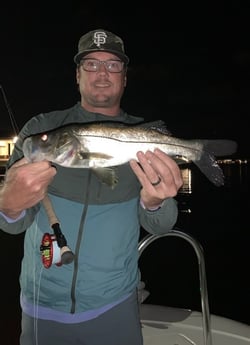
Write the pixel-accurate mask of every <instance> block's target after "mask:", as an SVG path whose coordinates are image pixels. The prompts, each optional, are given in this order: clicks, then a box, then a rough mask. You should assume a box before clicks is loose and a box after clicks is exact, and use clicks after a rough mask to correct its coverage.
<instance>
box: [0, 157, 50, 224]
mask: <svg viewBox="0 0 250 345" xmlns="http://www.w3.org/2000/svg"><path fill="white" fill-rule="evenodd" d="M55 174H56V169H55V168H54V167H52V166H51V164H50V162H48V161H41V162H36V163H28V161H27V160H26V159H25V158H22V159H20V160H19V161H18V162H16V163H15V164H13V166H12V167H11V168H10V169H9V170H8V171H7V172H6V175H5V179H4V183H3V186H2V187H1V190H0V210H1V212H3V213H4V214H5V215H6V216H8V217H10V218H13V219H15V218H17V217H18V216H19V215H20V214H21V212H22V211H23V210H25V209H28V208H29V207H32V206H34V205H36V204H37V203H38V202H39V201H41V200H42V199H43V198H44V196H45V194H46V191H47V187H48V185H49V184H50V182H51V181H52V179H53V177H54V176H55Z"/></svg>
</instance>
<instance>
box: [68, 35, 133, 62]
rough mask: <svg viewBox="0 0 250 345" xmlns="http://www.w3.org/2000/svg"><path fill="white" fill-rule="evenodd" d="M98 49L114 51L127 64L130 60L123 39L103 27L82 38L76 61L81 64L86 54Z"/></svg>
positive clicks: (75, 57)
mask: <svg viewBox="0 0 250 345" xmlns="http://www.w3.org/2000/svg"><path fill="white" fill-rule="evenodd" d="M97 51H104V52H108V53H112V54H114V55H117V56H118V57H119V58H120V59H121V60H122V61H123V62H125V63H126V64H128V62H129V58H128V57H127V55H126V54H125V50H124V43H123V40H122V39H121V38H120V37H119V36H117V35H115V34H113V33H112V32H110V31H106V30H103V29H98V30H93V31H90V32H88V33H86V34H85V35H83V36H82V37H81V38H80V40H79V43H78V53H77V54H76V55H75V56H74V61H75V63H76V64H79V62H80V61H81V59H82V57H83V56H84V55H87V54H89V53H91V52H97Z"/></svg>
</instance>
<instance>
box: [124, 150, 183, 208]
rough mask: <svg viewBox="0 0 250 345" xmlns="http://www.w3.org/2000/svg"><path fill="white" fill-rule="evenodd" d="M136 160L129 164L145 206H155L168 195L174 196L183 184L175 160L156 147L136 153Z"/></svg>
mask: <svg viewBox="0 0 250 345" xmlns="http://www.w3.org/2000/svg"><path fill="white" fill-rule="evenodd" d="M137 158H138V162H137V161H136V160H131V161H130V166H131V168H132V170H133V171H134V173H135V174H136V176H137V177H138V179H139V181H140V183H141V185H142V190H141V201H142V202H143V204H144V206H145V207H146V208H149V209H150V208H157V207H158V206H159V205H161V203H162V202H163V201H164V200H165V199H167V198H170V197H175V196H176V195H177V193H178V190H179V189H180V188H181V186H182V185H183V179H182V174H181V171H180V169H179V167H178V165H177V164H176V162H175V161H174V160H173V159H172V158H171V157H169V156H168V155H166V154H165V153H164V152H162V151H160V150H159V149H156V150H155V151H154V152H151V151H147V152H146V153H145V154H144V153H143V152H141V151H140V152H138V153H137Z"/></svg>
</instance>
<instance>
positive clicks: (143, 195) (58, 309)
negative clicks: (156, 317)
mask: <svg viewBox="0 0 250 345" xmlns="http://www.w3.org/2000/svg"><path fill="white" fill-rule="evenodd" d="M74 61H75V63H76V66H77V67H76V81H77V84H78V86H79V91H80V95H81V100H80V102H79V103H77V104H76V105H74V106H73V107H72V108H70V109H65V110H61V111H53V112H50V113H41V114H39V115H38V116H35V117H33V118H31V119H30V120H29V121H28V122H27V123H26V125H24V127H23V129H22V130H21V132H20V134H19V138H18V141H17V143H16V145H15V148H14V151H13V154H12V156H11V158H10V160H9V162H8V170H7V173H6V178H5V182H4V185H3V186H2V188H1V191H0V211H1V215H0V228H1V229H2V230H3V231H6V232H8V233H12V234H17V233H21V232H24V231H26V234H25V243H24V257H23V261H22V271H21V277H20V285H21V307H22V333H21V337H20V344H21V345H31V344H32V345H34V344H35V345H42V344H46V345H52V344H53V345H56V344H60V345H66V344H67V345H68V344H74V345H78V344H79V345H80V344H81V345H83V344H84V345H101V344H102V345H103V344H108V345H128V344H130V345H140V344H143V340H142V332H141V326H140V317H139V310H138V299H137V286H138V282H139V271H138V238H139V233H140V226H142V227H143V228H144V229H145V230H146V231H148V232H150V233H159V234H160V233H164V232H167V231H169V230H170V229H172V227H173V226H174V225H175V223H176V220H177V214H178V211H177V205H176V202H175V200H174V197H175V196H176V194H177V192H178V190H179V188H180V187H181V185H182V177H181V173H180V170H179V168H178V166H177V164H176V163H175V162H174V161H173V160H172V159H171V158H170V157H168V156H167V155H166V154H164V153H163V152H161V151H159V150H156V151H155V152H150V151H148V152H145V153H143V152H138V153H137V158H138V161H136V160H131V161H130V162H129V164H124V165H121V166H118V167H117V174H118V181H119V182H118V184H117V186H116V187H115V188H114V189H111V188H110V187H109V186H108V185H105V184H104V183H102V182H101V181H100V179H98V176H96V175H95V174H93V173H92V170H91V169H70V168H64V167H61V166H57V165H56V166H52V165H51V164H50V162H48V161H41V162H34V163H32V162H28V161H27V160H26V159H25V158H23V156H24V155H23V152H22V143H23V140H24V138H25V137H27V136H29V135H32V134H36V133H39V132H43V131H47V130H50V129H53V128H57V127H60V126H62V125H65V124H69V123H85V122H92V121H117V122H123V123H125V124H138V123H142V122H143V119H142V118H139V117H135V116H131V115H128V114H127V113H126V112H125V111H124V110H122V109H121V107H120V101H121V98H122V95H123V92H124V88H125V87H126V84H127V76H126V72H127V64H128V62H129V59H128V57H127V56H126V54H125V51H124V46H123V41H122V40H121V38H119V37H118V36H116V35H115V34H113V33H111V32H109V31H106V30H102V29H100V30H94V31H91V32H88V33H87V34H85V35H83V36H82V37H81V38H80V40H79V45H78V53H77V54H76V55H75V57H74ZM47 195H48V197H49V203H50V202H51V203H52V205H53V209H54V211H55V215H56V217H57V218H58V219H59V222H60V226H61V229H62V232H63V236H64V238H65V239H66V240H67V241H66V242H67V243H65V244H67V246H68V247H69V248H70V249H71V250H72V251H73V253H74V257H73V261H72V262H71V261H70V262H68V263H67V264H62V262H60V260H59V261H58V260H56V259H55V257H54V256H55V255H56V253H57V255H58V246H56V243H55V242H56V241H55V238H54V237H53V236H50V235H48V233H51V229H50V225H51V223H50V219H49V218H48V213H49V212H46V209H47V207H46V206H45V207H44V204H42V201H43V200H48V199H47ZM47 211H48V210H47ZM46 236H47V237H46ZM48 243H49V244H48ZM53 255H54V256H53ZM59 258H60V254H59Z"/></svg>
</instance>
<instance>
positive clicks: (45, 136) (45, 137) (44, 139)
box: [41, 134, 48, 142]
mask: <svg viewBox="0 0 250 345" xmlns="http://www.w3.org/2000/svg"><path fill="white" fill-rule="evenodd" d="M47 140H48V135H47V134H43V135H42V136H41V141H43V142H46V141H47Z"/></svg>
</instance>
